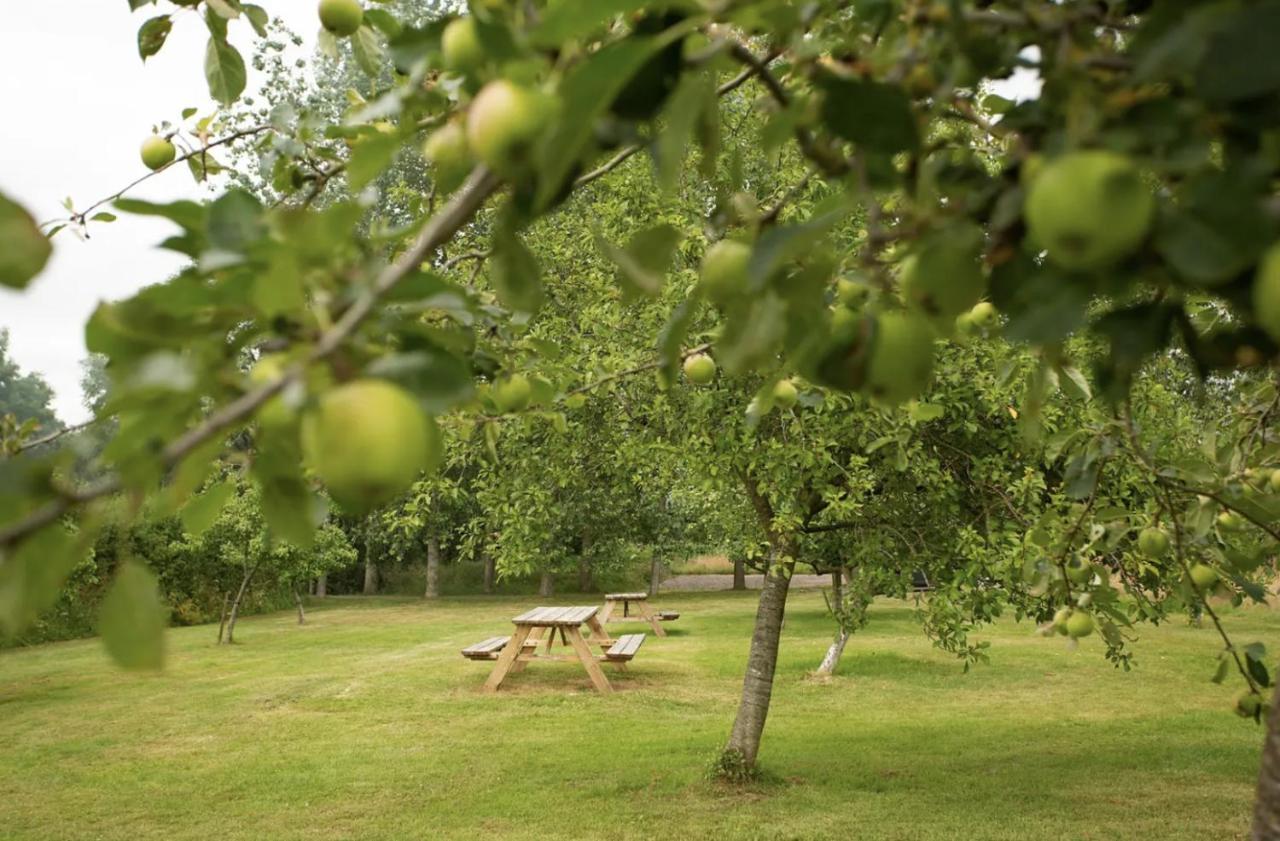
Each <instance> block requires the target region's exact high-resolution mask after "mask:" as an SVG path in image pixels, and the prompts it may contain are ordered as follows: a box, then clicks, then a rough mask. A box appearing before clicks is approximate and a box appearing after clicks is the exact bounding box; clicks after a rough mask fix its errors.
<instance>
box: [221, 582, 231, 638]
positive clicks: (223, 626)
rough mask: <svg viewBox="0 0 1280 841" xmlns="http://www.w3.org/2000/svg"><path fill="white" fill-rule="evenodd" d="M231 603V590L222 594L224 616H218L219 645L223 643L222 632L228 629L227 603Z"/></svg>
mask: <svg viewBox="0 0 1280 841" xmlns="http://www.w3.org/2000/svg"><path fill="white" fill-rule="evenodd" d="M230 603H231V591H230V590H228V591H227V592H225V593H223V594H222V616H220V617H218V645H222V634H223V632H225V631H226V630H227V605H229V604H230Z"/></svg>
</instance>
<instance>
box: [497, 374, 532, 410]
mask: <svg viewBox="0 0 1280 841" xmlns="http://www.w3.org/2000/svg"><path fill="white" fill-rule="evenodd" d="M491 394H492V396H493V403H494V405H495V406H497V407H498V411H500V412H518V411H520V410H521V409H523V408H524V407H526V406H528V405H529V399H530V398H531V397H532V396H533V385H532V384H531V383H530V382H529V378H528V377H526V376H525V375H524V374H512V375H511V376H509V377H507V378H506V379H503V380H499V381H498V382H496V383H495V384H494V386H493V391H492V393H491Z"/></svg>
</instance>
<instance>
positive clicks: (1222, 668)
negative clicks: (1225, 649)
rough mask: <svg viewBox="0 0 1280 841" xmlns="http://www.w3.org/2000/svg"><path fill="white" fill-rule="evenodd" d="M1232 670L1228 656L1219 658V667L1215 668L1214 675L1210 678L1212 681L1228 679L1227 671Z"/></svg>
mask: <svg viewBox="0 0 1280 841" xmlns="http://www.w3.org/2000/svg"><path fill="white" fill-rule="evenodd" d="M1230 670H1231V663H1230V661H1228V660H1227V658H1226V657H1219V658H1218V667H1217V668H1216V669H1214V670H1213V677H1211V678H1209V682H1210V683H1222V682H1223V681H1224V680H1226V679H1227V673H1228V672H1229V671H1230Z"/></svg>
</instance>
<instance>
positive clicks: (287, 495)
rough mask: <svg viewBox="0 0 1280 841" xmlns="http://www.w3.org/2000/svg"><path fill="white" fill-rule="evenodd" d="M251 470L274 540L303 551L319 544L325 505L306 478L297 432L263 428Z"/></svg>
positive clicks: (263, 513)
mask: <svg viewBox="0 0 1280 841" xmlns="http://www.w3.org/2000/svg"><path fill="white" fill-rule="evenodd" d="M257 444H258V447H257V456H256V458H255V459H254V461H253V466H252V468H251V470H252V473H253V478H254V481H256V482H257V483H258V488H259V489H260V490H261V492H262V493H261V495H260V499H261V502H262V516H263V519H265V520H266V522H267V528H268V530H269V531H270V532H271V535H272V536H273V537H277V538H280V539H283V540H285V541H287V542H289V543H291V544H293V545H294V546H297V547H298V548H300V549H306V548H309V547H310V546H311V545H312V544H313V543H314V542H315V532H316V526H317V525H318V524H319V522H320V519H321V518H322V516H323V514H324V510H323V504H322V502H321V501H320V499H319V498H318V497H317V496H316V495H315V494H314V493H312V491H311V488H310V487H309V486H308V485H307V482H306V479H305V477H304V476H303V475H302V451H301V447H300V446H299V443H298V436H297V433H296V430H293V429H288V430H279V429H265V428H264V429H260V430H259V432H258V438H257Z"/></svg>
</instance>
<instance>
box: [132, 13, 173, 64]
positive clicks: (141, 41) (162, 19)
mask: <svg viewBox="0 0 1280 841" xmlns="http://www.w3.org/2000/svg"><path fill="white" fill-rule="evenodd" d="M172 31H173V20H172V19H171V18H170V17H169V16H168V15H160V16H159V17H154V18H151V19H150V20H148V21H147V22H146V23H144V24H142V26H140V27H139V28H138V55H139V56H141V57H142V60H143V61H146V60H147V59H148V58H150V57H151V56H153V55H155V54H156V53H158V52H160V48H161V47H163V46H164V42H165V39H166V38H168V37H169V33H170V32H172Z"/></svg>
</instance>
